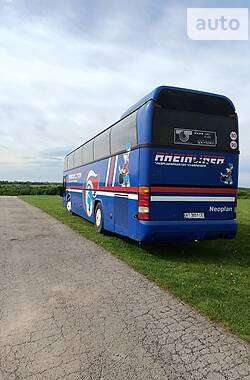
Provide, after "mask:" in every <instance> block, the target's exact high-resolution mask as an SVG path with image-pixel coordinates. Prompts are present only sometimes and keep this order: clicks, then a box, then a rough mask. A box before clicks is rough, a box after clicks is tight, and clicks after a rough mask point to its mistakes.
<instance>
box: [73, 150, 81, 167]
mask: <svg viewBox="0 0 250 380" xmlns="http://www.w3.org/2000/svg"><path fill="white" fill-rule="evenodd" d="M81 165H82V150H81V148H79V149H77V150H76V151H75V155H74V166H75V167H76V166H81Z"/></svg>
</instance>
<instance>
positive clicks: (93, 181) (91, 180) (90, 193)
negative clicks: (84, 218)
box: [83, 170, 100, 217]
mask: <svg viewBox="0 0 250 380" xmlns="http://www.w3.org/2000/svg"><path fill="white" fill-rule="evenodd" d="M99 181H100V174H97V173H95V172H94V170H90V171H89V172H88V174H87V175H86V177H85V181H84V182H85V184H83V185H84V186H83V187H84V193H83V198H84V208H85V211H86V213H87V215H88V216H89V217H90V216H91V215H92V213H93V200H94V199H95V197H96V192H97V190H98V188H99Z"/></svg>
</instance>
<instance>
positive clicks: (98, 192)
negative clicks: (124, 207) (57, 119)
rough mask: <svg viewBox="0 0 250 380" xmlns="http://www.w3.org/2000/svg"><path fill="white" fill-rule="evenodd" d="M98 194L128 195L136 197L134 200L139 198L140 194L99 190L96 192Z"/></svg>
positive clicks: (107, 195) (131, 197)
mask: <svg viewBox="0 0 250 380" xmlns="http://www.w3.org/2000/svg"><path fill="white" fill-rule="evenodd" d="M96 195H103V196H105V197H115V196H118V197H119V196H121V197H122V196H123V197H124V196H127V197H128V199H134V200H137V199H138V194H129V193H116V192H114V191H97V192H96Z"/></svg>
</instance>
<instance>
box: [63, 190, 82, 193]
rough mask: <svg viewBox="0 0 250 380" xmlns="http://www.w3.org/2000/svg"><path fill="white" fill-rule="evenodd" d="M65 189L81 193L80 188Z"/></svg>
mask: <svg viewBox="0 0 250 380" xmlns="http://www.w3.org/2000/svg"><path fill="white" fill-rule="evenodd" d="M66 190H67V191H71V192H72V193H82V190H80V189H66Z"/></svg>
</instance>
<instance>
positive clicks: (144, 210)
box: [137, 187, 150, 220]
mask: <svg viewBox="0 0 250 380" xmlns="http://www.w3.org/2000/svg"><path fill="white" fill-rule="evenodd" d="M149 204H150V190H149V187H139V195H138V215H137V218H138V219H139V220H149V219H150V215H149Z"/></svg>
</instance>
